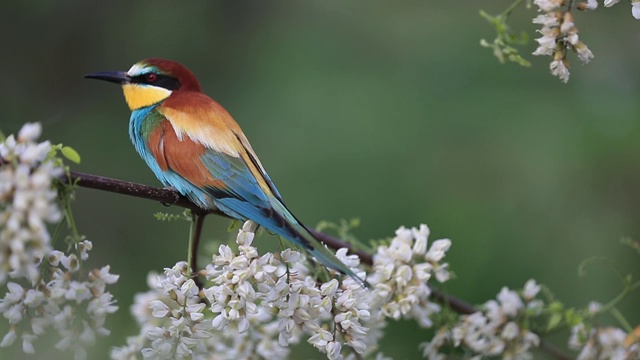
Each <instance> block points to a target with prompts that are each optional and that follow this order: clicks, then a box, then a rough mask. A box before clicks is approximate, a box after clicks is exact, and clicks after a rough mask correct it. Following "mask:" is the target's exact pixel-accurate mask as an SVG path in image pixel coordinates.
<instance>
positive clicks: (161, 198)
mask: <svg viewBox="0 0 640 360" xmlns="http://www.w3.org/2000/svg"><path fill="white" fill-rule="evenodd" d="M61 180H62V181H69V180H70V181H71V182H72V183H74V184H77V185H78V186H81V187H86V188H90V189H97V190H102V191H107V192H112V193H116V194H123V195H129V196H133V197H138V198H142V199H147V200H154V201H158V202H160V203H162V204H164V205H176V206H179V207H183V208H186V209H190V210H191V211H193V212H194V213H197V214H200V215H206V214H215V215H219V216H223V217H226V218H229V216H227V215H226V214H224V213H222V212H221V211H219V210H217V209H216V210H208V211H204V210H202V209H201V208H199V207H198V206H197V205H195V204H194V203H192V202H191V201H190V200H189V199H187V198H185V197H184V196H182V195H180V193H178V192H177V191H176V190H174V189H170V188H156V187H153V186H148V185H142V184H138V183H133V182H130V181H124V180H117V179H112V178H108V177H104V176H98V175H92V174H85V173H81V172H76V171H71V172H70V179H66V177H65V178H63V179H61ZM200 225H201V224H200ZM310 231H311V233H312V234H313V236H315V237H316V238H317V239H318V240H320V241H322V242H323V243H325V244H326V245H327V246H329V247H330V248H332V249H339V248H343V247H344V248H347V249H349V250H350V251H351V252H352V253H354V254H357V255H358V256H359V257H360V260H361V261H362V262H363V263H365V264H367V265H373V255H372V254H369V253H367V252H366V251H363V250H354V249H353V247H352V246H351V245H350V244H348V243H346V242H344V241H342V240H340V239H337V238H335V237H333V236H331V235H328V234H325V233H323V232H320V231H317V230H315V229H310ZM190 251H191V250H190ZM431 296H432V298H433V299H434V300H435V301H437V302H439V303H441V304H443V305H445V306H447V307H449V308H451V309H452V310H454V311H455V312H457V313H459V314H472V313H474V312H476V311H477V310H476V309H475V308H474V307H473V305H471V304H469V303H467V302H466V301H464V300H461V299H458V298H456V297H454V296H451V295H446V294H444V293H443V292H441V291H439V290H437V289H432V293H431ZM540 349H541V350H542V351H544V352H546V353H547V354H549V355H551V356H552V357H553V358H555V359H560V360H570V359H573V357H571V356H569V355H568V354H566V353H564V352H563V351H562V350H561V349H559V348H557V347H556V346H554V345H552V344H550V343H548V342H546V341H544V340H540Z"/></svg>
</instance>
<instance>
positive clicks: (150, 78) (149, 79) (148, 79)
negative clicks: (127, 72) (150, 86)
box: [147, 73, 158, 82]
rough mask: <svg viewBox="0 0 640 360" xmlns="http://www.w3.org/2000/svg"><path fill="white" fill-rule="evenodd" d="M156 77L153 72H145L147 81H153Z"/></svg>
mask: <svg viewBox="0 0 640 360" xmlns="http://www.w3.org/2000/svg"><path fill="white" fill-rule="evenodd" d="M157 78H158V75H156V74H154V73H148V74H147V81H148V82H154V81H156V79H157Z"/></svg>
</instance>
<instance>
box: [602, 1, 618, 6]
mask: <svg viewBox="0 0 640 360" xmlns="http://www.w3.org/2000/svg"><path fill="white" fill-rule="evenodd" d="M619 2H620V0H604V6H606V7H611V6H613V5H615V4H617V3H619Z"/></svg>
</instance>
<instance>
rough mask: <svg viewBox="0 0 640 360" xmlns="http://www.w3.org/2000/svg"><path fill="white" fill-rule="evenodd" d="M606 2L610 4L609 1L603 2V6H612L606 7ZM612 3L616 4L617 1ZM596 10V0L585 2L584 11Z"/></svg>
mask: <svg viewBox="0 0 640 360" xmlns="http://www.w3.org/2000/svg"><path fill="white" fill-rule="evenodd" d="M607 1H609V2H611V0H604V6H611V5H613V4H611V5H607ZM613 1H616V2H618V1H619V0H613ZM597 8H598V1H596V0H587V4H586V6H585V9H586V10H595V9H597Z"/></svg>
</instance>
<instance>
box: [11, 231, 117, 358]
mask: <svg viewBox="0 0 640 360" xmlns="http://www.w3.org/2000/svg"><path fill="white" fill-rule="evenodd" d="M91 248H92V244H91V242H90V241H88V240H84V241H82V242H80V243H78V244H76V245H75V246H74V252H73V253H71V254H69V255H67V254H64V253H62V252H60V251H57V250H54V251H52V252H50V253H49V254H48V256H47V257H46V259H45V260H44V263H46V264H48V265H49V266H48V267H45V268H44V269H43V272H44V273H45V274H44V275H43V277H42V278H41V279H40V280H38V281H37V282H36V284H35V285H34V286H23V285H20V284H18V283H16V282H9V283H8V284H7V288H8V292H7V293H5V296H4V298H3V299H0V313H2V314H3V316H4V317H5V318H6V319H7V320H8V321H9V324H10V325H11V328H10V330H9V332H8V333H7V334H6V335H5V336H4V337H3V339H2V342H1V343H0V346H2V347H6V346H10V345H12V344H13V343H14V342H15V340H16V339H17V338H18V336H20V338H21V339H22V349H23V351H24V352H26V353H34V352H35V349H34V347H33V341H34V340H36V339H37V338H38V337H39V336H41V335H43V334H44V333H45V332H46V331H47V329H48V328H50V327H53V328H55V330H56V331H57V332H58V334H59V335H60V340H59V341H58V343H57V344H56V348H58V349H59V350H70V351H72V352H73V353H74V356H75V358H76V359H86V358H87V352H86V347H87V346H89V345H92V344H93V343H94V342H95V339H96V337H97V336H106V335H109V330H107V329H106V328H105V327H104V323H105V319H106V316H107V314H110V313H113V312H115V311H116V310H117V307H116V306H115V305H114V300H113V297H112V295H111V294H110V293H109V292H106V291H105V289H106V285H109V284H113V283H115V282H116V281H117V280H118V276H117V275H113V274H111V273H109V266H105V267H103V268H101V269H93V270H91V271H89V272H85V271H82V264H83V262H84V261H85V260H86V259H87V258H88V251H89V250H91Z"/></svg>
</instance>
